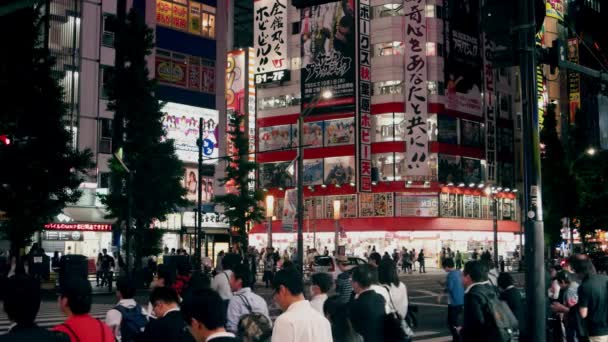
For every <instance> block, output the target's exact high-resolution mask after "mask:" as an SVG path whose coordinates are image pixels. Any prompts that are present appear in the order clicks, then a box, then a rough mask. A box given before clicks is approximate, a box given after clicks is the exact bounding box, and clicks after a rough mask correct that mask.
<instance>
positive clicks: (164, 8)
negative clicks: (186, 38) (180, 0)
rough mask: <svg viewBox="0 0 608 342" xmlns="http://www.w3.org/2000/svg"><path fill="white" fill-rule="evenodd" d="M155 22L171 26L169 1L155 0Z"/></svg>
mask: <svg viewBox="0 0 608 342" xmlns="http://www.w3.org/2000/svg"><path fill="white" fill-rule="evenodd" d="M156 22H157V23H158V24H160V25H164V26H171V3H170V2H168V1H163V0H157V1H156Z"/></svg>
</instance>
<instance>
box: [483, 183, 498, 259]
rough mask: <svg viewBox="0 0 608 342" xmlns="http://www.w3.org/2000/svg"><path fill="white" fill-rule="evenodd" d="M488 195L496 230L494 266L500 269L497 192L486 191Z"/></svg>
mask: <svg viewBox="0 0 608 342" xmlns="http://www.w3.org/2000/svg"><path fill="white" fill-rule="evenodd" d="M485 193H486V195H488V197H489V198H490V199H491V200H492V227H493V230H494V266H495V267H496V269H498V199H497V198H496V190H492V189H491V188H486V189H485Z"/></svg>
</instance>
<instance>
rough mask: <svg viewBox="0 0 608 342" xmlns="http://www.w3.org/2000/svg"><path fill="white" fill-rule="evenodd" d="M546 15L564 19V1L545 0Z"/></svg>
mask: <svg viewBox="0 0 608 342" xmlns="http://www.w3.org/2000/svg"><path fill="white" fill-rule="evenodd" d="M545 6H546V7H547V17H550V18H554V19H557V20H564V3H563V0H547V2H546V4H545Z"/></svg>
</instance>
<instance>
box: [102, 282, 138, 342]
mask: <svg viewBox="0 0 608 342" xmlns="http://www.w3.org/2000/svg"><path fill="white" fill-rule="evenodd" d="M135 292H136V287H135V284H134V283H133V281H132V280H131V279H129V278H126V277H123V278H120V279H118V281H117V282H116V296H117V297H118V304H116V306H115V307H114V308H113V309H111V310H109V311H108V313H107V314H106V324H107V325H108V326H109V327H110V329H112V331H113V332H114V336H116V340H117V341H118V342H130V341H133V340H135V338H136V337H137V335H139V334H141V333H142V331H143V328H144V327H145V326H146V323H147V317H146V311H145V310H144V309H143V308H142V307H141V306H140V305H139V304H137V302H136V301H135V299H134V297H135ZM123 315H124V316H125V317H126V318H125V322H124V324H123ZM127 320H128V321H127ZM123 330H125V334H126V335H128V336H123V333H122V332H123ZM135 330H139V331H135Z"/></svg>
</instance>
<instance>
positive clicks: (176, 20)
mask: <svg viewBox="0 0 608 342" xmlns="http://www.w3.org/2000/svg"><path fill="white" fill-rule="evenodd" d="M172 10H173V11H172V12H173V15H172V18H171V19H172V21H171V26H172V27H173V28H174V29H176V30H180V31H187V30H188V7H186V6H182V5H177V4H173V7H172Z"/></svg>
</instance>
